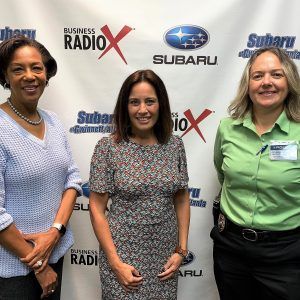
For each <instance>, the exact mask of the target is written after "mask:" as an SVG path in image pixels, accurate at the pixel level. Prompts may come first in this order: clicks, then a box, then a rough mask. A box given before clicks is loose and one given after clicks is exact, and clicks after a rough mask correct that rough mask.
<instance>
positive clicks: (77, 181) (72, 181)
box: [65, 136, 82, 195]
mask: <svg viewBox="0 0 300 300" xmlns="http://www.w3.org/2000/svg"><path fill="white" fill-rule="evenodd" d="M65 141H66V148H67V153H68V156H69V165H68V174H67V178H66V181H65V190H67V189H70V188H73V189H75V190H76V191H77V192H78V194H79V195H82V188H81V184H82V181H81V177H80V173H79V169H78V167H77V165H76V164H75V162H74V159H73V155H72V151H71V147H70V145H69V142H68V140H67V137H66V136H65Z"/></svg>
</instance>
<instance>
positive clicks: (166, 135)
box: [113, 70, 173, 144]
mask: <svg viewBox="0 0 300 300" xmlns="http://www.w3.org/2000/svg"><path fill="white" fill-rule="evenodd" d="M140 82H147V83H149V84H150V85H151V86H153V88H154V89H155V92H156V95H157V98H158V103H159V116H158V120H157V122H156V124H155V125H154V133H155V136H156V138H157V140H158V142H159V143H160V144H166V143H167V142H168V141H169V139H170V136H171V134H172V128H173V122H172V117H171V109H170V103H169V97H168V93H167V90H166V87H165V85H164V83H163V81H162V80H161V79H160V77H159V76H158V75H157V74H155V73H154V72H153V71H152V70H138V71H136V72H134V73H133V74H131V75H129V76H128V77H127V78H126V80H125V81H124V83H123V85H122V87H121V90H120V92H119V96H118V100H117V103H116V106H115V109H114V122H113V125H114V133H113V136H114V139H115V141H116V142H121V141H122V140H124V141H128V140H129V137H130V136H131V134H132V132H131V126H130V119H129V114H128V99H129V95H130V92H131V90H132V87H133V86H134V85H135V84H137V83H140Z"/></svg>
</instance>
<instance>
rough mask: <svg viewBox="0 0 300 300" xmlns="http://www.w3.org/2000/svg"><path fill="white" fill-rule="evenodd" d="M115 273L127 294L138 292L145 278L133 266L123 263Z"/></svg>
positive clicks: (115, 269)
mask: <svg viewBox="0 0 300 300" xmlns="http://www.w3.org/2000/svg"><path fill="white" fill-rule="evenodd" d="M113 271H114V273H115V274H116V276H117V279H118V281H119V282H120V284H121V285H122V287H123V288H124V290H125V291H126V292H130V291H132V290H136V289H138V286H139V285H140V284H142V281H143V277H142V276H141V274H140V273H139V271H137V270H136V269H135V268H134V267H133V266H131V265H128V264H125V263H123V262H121V263H119V264H118V266H117V267H115V268H114V270H113Z"/></svg>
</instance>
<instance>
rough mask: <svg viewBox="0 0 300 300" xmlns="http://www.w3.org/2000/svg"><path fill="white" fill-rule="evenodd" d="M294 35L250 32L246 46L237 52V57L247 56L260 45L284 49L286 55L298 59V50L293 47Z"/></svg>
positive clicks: (260, 46)
mask: <svg viewBox="0 0 300 300" xmlns="http://www.w3.org/2000/svg"><path fill="white" fill-rule="evenodd" d="M295 41H296V36H294V35H284V36H282V35H272V34H271V33H266V34H265V35H259V34H257V33H250V34H249V36H248V40H247V44H246V45H247V48H245V49H244V50H242V51H240V52H239V54H238V55H239V57H242V58H249V57H250V56H251V55H252V54H253V53H254V52H255V51H256V50H258V49H260V48H262V47H268V46H276V47H279V48H282V49H284V50H285V52H286V53H287V54H288V56H289V57H290V58H292V59H300V52H299V51H298V50H297V49H295V50H293V48H294V46H295Z"/></svg>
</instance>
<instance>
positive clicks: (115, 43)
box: [98, 25, 132, 65]
mask: <svg viewBox="0 0 300 300" xmlns="http://www.w3.org/2000/svg"><path fill="white" fill-rule="evenodd" d="M131 30H132V28H130V27H129V26H127V25H125V26H124V27H123V28H122V29H121V30H120V32H119V33H118V34H117V35H116V37H114V36H113V35H112V33H111V31H110V29H109V28H108V26H107V25H104V26H103V27H102V28H101V31H102V32H103V34H104V35H105V37H106V38H107V39H108V40H109V41H110V44H109V45H108V47H107V48H106V49H105V50H104V51H103V52H102V54H101V55H100V56H99V58H98V59H100V58H101V57H102V56H104V55H105V54H106V53H107V52H108V51H109V50H110V49H112V48H114V49H115V50H116V51H117V52H118V54H119V55H120V57H121V58H122V59H123V61H124V62H125V64H126V65H127V62H126V59H125V58H124V56H123V54H122V52H121V50H120V48H119V46H118V43H119V41H120V40H122V39H123V38H124V37H125V36H126V35H127V34H128V33H129V32H130V31H131Z"/></svg>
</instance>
